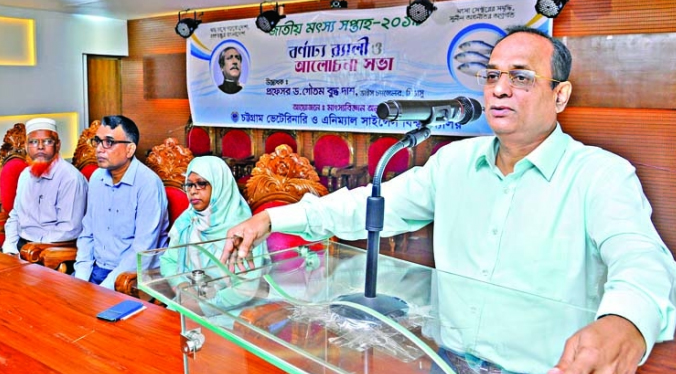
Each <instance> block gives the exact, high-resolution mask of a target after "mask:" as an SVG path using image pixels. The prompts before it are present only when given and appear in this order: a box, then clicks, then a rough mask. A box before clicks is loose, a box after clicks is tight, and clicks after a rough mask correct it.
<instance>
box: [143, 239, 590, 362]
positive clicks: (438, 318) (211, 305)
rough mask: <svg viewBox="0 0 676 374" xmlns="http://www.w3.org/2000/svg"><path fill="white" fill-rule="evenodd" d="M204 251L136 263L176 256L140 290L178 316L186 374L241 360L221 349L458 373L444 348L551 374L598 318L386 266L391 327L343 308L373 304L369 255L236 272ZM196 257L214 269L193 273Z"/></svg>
mask: <svg viewBox="0 0 676 374" xmlns="http://www.w3.org/2000/svg"><path fill="white" fill-rule="evenodd" d="M216 244H217V245H223V241H220V242H217V243H216ZM203 245H204V243H194V244H190V245H186V246H180V247H170V248H164V249H157V250H152V251H147V252H144V253H141V254H139V264H140V261H141V260H142V259H143V257H145V256H162V255H169V254H170V253H171V252H172V251H175V252H174V253H173V256H172V257H173V258H175V259H176V258H177V259H180V261H179V264H178V266H175V267H173V268H172V269H173V270H172V271H173V272H174V273H173V274H168V271H167V270H166V269H165V270H164V273H165V274H163V271H161V270H160V269H154V270H148V271H141V270H139V274H138V280H139V287H140V288H141V289H142V290H144V291H145V292H147V293H148V294H150V295H152V296H154V297H156V298H157V299H159V300H161V301H162V302H164V303H166V304H167V306H168V307H169V308H171V309H174V310H176V311H178V312H179V313H180V314H181V331H182V334H181V344H182V347H181V348H182V350H183V354H184V357H185V372H186V373H188V372H189V373H198V372H204V371H200V370H199V367H200V362H201V361H205V360H222V362H223V365H227V363H228V361H229V360H232V359H233V357H228V352H227V351H225V350H224V351H219V349H220V348H219V345H221V346H223V344H222V343H223V339H227V340H229V341H231V342H234V343H235V344H237V345H239V346H241V347H244V348H245V349H246V350H248V351H250V352H251V353H253V354H255V355H257V356H260V357H261V358H263V359H265V360H266V361H268V362H270V363H272V364H273V365H275V366H277V367H279V368H280V369H282V370H284V371H286V372H289V373H369V374H377V373H386V374H393V373H429V372H430V369H431V368H432V366H433V365H438V366H439V368H440V369H441V370H443V372H447V373H453V371H452V369H451V368H450V367H449V366H448V365H447V364H446V363H445V362H444V361H443V360H442V359H441V357H440V356H439V355H438V354H437V349H438V347H439V346H440V345H443V346H444V347H446V348H451V349H453V350H456V351H459V352H465V353H468V354H471V355H472V357H478V358H482V359H487V360H490V361H492V362H495V363H498V364H500V365H501V366H503V367H505V368H508V369H509V370H514V368H516V369H519V370H520V372H528V373H545V372H546V370H547V368H548V367H550V365H553V364H555V363H556V361H557V360H558V357H559V355H560V354H561V352H562V349H563V344H564V342H565V340H566V338H567V337H568V336H570V335H571V334H572V333H574V332H575V331H576V330H577V329H578V328H580V327H581V326H584V325H585V324H587V323H589V322H590V321H592V320H593V318H594V312H593V311H591V310H588V309H585V308H583V307H576V306H573V305H569V304H566V303H563V302H560V301H557V300H551V299H545V298H542V297H539V296H536V295H533V294H528V293H524V292H520V291H516V290H513V289H509V288H506V287H502V286H499V285H495V284H490V283H487V282H483V281H480V280H477V279H470V278H466V277H463V276H460V275H455V274H449V273H444V272H441V271H437V270H435V269H433V268H429V267H426V266H422V265H418V264H414V263H410V262H407V261H403V260H399V259H396V258H392V257H388V256H382V255H381V256H380V257H379V259H378V273H377V292H378V294H383V295H389V296H392V297H394V298H397V299H400V300H402V301H403V302H404V303H403V304H404V305H405V308H403V309H400V310H392V311H388V312H387V313H386V314H387V315H386V314H383V313H379V312H376V311H374V310H372V309H370V308H368V307H365V306H363V305H359V304H355V303H351V302H348V301H341V300H344V298H343V296H345V295H349V294H358V293H363V292H364V279H365V274H364V272H365V266H366V265H365V264H366V252H365V251H364V250H362V249H359V248H354V247H351V246H347V245H344V244H340V243H337V242H333V241H322V242H316V243H312V244H308V245H305V246H300V247H296V248H289V249H286V250H283V251H278V252H275V253H273V254H270V255H265V256H262V257H260V258H255V259H253V258H252V259H250V260H249V261H247V264H246V265H245V266H243V267H241V268H236V269H229V268H228V267H227V266H224V265H222V264H220V263H217V261H215V260H216V259H215V258H213V256H211V255H210V254H208V253H204V252H205V251H204V249H203ZM196 254H199V255H202V256H205V255H206V256H207V257H209V258H210V259H211V260H214V261H202V263H209V264H212V265H211V266H205V267H203V268H201V267H199V266H194V264H195V262H191V259H194V258H196ZM203 258H204V257H203ZM190 264H192V265H190ZM177 349H178V347H177ZM224 349H225V348H224ZM230 356H232V355H230ZM225 368H227V366H226V367H224V369H225ZM224 372H225V371H224Z"/></svg>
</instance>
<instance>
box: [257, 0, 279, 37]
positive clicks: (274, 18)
mask: <svg viewBox="0 0 676 374" xmlns="http://www.w3.org/2000/svg"><path fill="white" fill-rule="evenodd" d="M266 2H267V1H263V2H262V3H261V7H260V11H261V14H259V15H258V17H256V26H257V27H258V28H259V29H261V31H263V32H265V33H269V32H270V31H272V29H274V28H275V26H277V23H279V20H280V19H282V18H286V15H285V14H283V13H284V5H282V12H280V11H279V5H278V4H277V3H275V9H274V10H267V11H265V12H264V11H263V3H266Z"/></svg>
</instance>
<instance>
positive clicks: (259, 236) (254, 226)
mask: <svg viewBox="0 0 676 374" xmlns="http://www.w3.org/2000/svg"><path fill="white" fill-rule="evenodd" d="M268 235H270V215H269V214H268V212H266V211H262V212H260V213H258V214H256V215H255V216H253V217H251V218H249V219H247V220H246V221H244V222H242V223H240V224H238V225H236V226H233V227H231V228H230V230H228V233H227V235H226V237H227V238H228V239H227V240H226V241H225V247H224V248H223V254H222V255H221V258H220V260H221V262H222V263H224V264H226V265H229V268H230V270H231V271H233V270H234V267H235V265H237V267H238V268H239V269H240V270H244V269H245V268H244V261H245V259H246V258H247V256H248V255H249V253H251V249H252V248H253V247H255V246H257V245H258V244H260V243H262V242H263V240H265V239H266V238H267V237H268Z"/></svg>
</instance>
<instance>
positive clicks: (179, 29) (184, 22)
mask: <svg viewBox="0 0 676 374" xmlns="http://www.w3.org/2000/svg"><path fill="white" fill-rule="evenodd" d="M189 10H190V9H186V10H184V11H183V13H187V12H188V11H189ZM193 17H194V18H183V19H181V12H180V11H179V12H178V23H177V24H176V27H175V28H174V30H176V33H177V34H178V35H181V36H182V37H184V38H186V39H187V38H189V37H190V35H192V33H193V32H195V30H196V29H197V26H199V24H200V23H202V20H200V19H197V12H193Z"/></svg>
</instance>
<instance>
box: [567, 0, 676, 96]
mask: <svg viewBox="0 0 676 374" xmlns="http://www.w3.org/2000/svg"><path fill="white" fill-rule="evenodd" d="M675 6H676V5H675ZM564 41H565V43H566V45H567V46H568V48H569V49H570V51H571V53H572V54H573V70H572V72H571V77H570V80H571V82H572V83H573V95H572V97H571V101H570V104H569V105H571V106H586V107H616V108H662V109H675V108H676V100H674V96H673V94H674V92H676V59H675V58H674V56H675V52H674V51H676V33H669V34H635V35H617V36H612V37H608V36H586V37H574V38H565V40H564Z"/></svg>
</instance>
